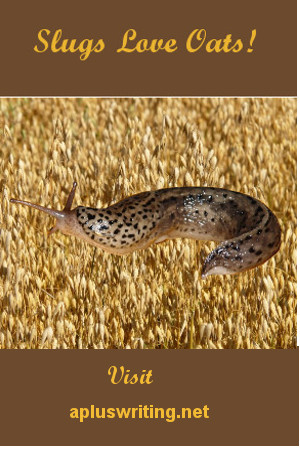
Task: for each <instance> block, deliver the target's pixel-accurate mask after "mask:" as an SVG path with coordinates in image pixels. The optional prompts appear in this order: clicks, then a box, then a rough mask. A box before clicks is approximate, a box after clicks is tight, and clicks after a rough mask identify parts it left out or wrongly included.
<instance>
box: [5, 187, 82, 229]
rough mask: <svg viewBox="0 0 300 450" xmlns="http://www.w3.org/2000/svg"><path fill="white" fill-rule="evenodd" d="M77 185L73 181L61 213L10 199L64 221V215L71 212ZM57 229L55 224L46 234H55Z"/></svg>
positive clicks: (12, 201)
mask: <svg viewBox="0 0 300 450" xmlns="http://www.w3.org/2000/svg"><path fill="white" fill-rule="evenodd" d="M76 187H77V183H76V181H74V183H73V187H72V190H71V192H70V194H69V196H68V199H67V203H66V206H65V207H64V209H63V210H62V211H58V210H57V209H52V208H46V207H45V206H41V205H36V204H35V203H31V202H27V201H25V200H18V199H16V198H11V199H10V202H11V203H19V204H21V205H25V206H29V207H31V208H35V209H38V210H39V211H42V212H44V213H46V214H49V215H50V216H52V217H54V218H55V219H64V218H65V217H66V215H67V214H68V213H69V212H70V211H71V206H72V203H73V200H74V196H75V191H76ZM58 229H59V227H58V224H57V223H56V224H55V225H54V226H53V227H52V228H51V229H50V230H49V231H48V234H49V235H50V234H52V233H55V231H57V230H58Z"/></svg>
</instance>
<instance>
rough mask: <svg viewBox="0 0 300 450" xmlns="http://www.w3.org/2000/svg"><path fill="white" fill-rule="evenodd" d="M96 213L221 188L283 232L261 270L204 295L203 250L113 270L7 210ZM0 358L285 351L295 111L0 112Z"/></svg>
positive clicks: (242, 104)
mask: <svg viewBox="0 0 300 450" xmlns="http://www.w3.org/2000/svg"><path fill="white" fill-rule="evenodd" d="M74 180H76V181H77V182H78V188H77V192H76V196H75V200H74V207H76V206H78V205H86V206H93V207H102V206H103V207H105V206H108V205H109V204H110V203H114V202H116V201H119V200H121V199H122V198H124V197H126V196H128V195H132V194H135V193H138V192H141V191H145V190H152V189H159V188H163V187H171V186H205V185H207V186H218V187H224V188H227V189H232V190H238V191H241V192H244V193H246V194H250V195H253V196H255V197H257V198H258V199H259V200H261V201H263V202H264V203H266V204H267V205H268V206H269V207H270V208H271V209H272V210H273V211H274V212H275V214H276V215H277V217H278V219H279V221H280V224H281V226H282V246H281V250H280V251H279V253H278V254H277V255H276V256H275V257H274V258H272V259H271V260H269V261H268V262H267V263H266V264H264V265H263V266H261V267H259V268H257V269H254V270H250V271H248V272H245V273H243V274H241V275H234V276H215V277H209V278H207V279H206V280H204V281H202V280H201V277H200V273H201V265H202V263H203V262H204V259H205V257H206V256H207V254H208V252H209V251H211V250H212V248H213V247H214V246H215V245H216V244H215V243H213V242H199V241H193V240H188V239H185V240H180V239H177V240H172V241H167V242H165V243H162V244H158V245H156V246H153V247H151V248H149V249H147V250H143V251H140V252H135V253H133V254H131V255H128V256H115V255H110V254H107V253H105V252H103V251H102V250H100V249H95V248H93V247H92V246H89V245H88V244H86V243H84V242H83V241H80V240H77V239H76V238H74V237H68V236H64V235H62V234H60V233H56V234H53V235H52V236H50V237H48V236H47V230H48V229H49V228H50V227H51V226H52V225H53V219H51V218H49V217H47V216H45V215H44V214H42V213H40V212H38V211H36V210H33V209H29V208H25V207H22V206H20V205H13V204H11V203H9V199H10V198H11V197H16V198H21V199H23V200H24V199H25V200H29V201H33V202H36V203H39V204H42V205H44V206H50V207H54V208H57V209H61V208H63V207H64V204H65V201H66V198H67V195H68V192H69V190H70V188H71V187H72V183H73V181H74ZM0 233H1V234H0V245H1V246H0V276H1V278H0V348H23V349H25V348H100V349H101V348H116V349H122V348H144V349H152V348H171V349H179V348H210V349H219V348H220V349H221V348H254V349H258V348H295V347H296V345H297V342H296V99H217V98H216V99H155V98H154V99H1V100H0Z"/></svg>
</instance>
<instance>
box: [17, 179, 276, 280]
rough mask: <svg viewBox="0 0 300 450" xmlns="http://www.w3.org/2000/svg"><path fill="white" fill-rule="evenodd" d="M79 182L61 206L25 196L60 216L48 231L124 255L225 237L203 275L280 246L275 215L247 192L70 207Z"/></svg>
mask: <svg viewBox="0 0 300 450" xmlns="http://www.w3.org/2000/svg"><path fill="white" fill-rule="evenodd" d="M76 186H77V183H76V182H74V184H73V188H72V190H71V192H70V194H69V197H68V199H67V203H66V206H65V208H64V209H63V210H62V211H58V210H55V209H50V208H45V207H43V206H40V205H36V204H33V203H30V202H27V201H23V200H16V199H11V200H10V201H11V202H12V203H21V204H22V205H26V206H30V207H32V208H35V209H38V210H39V211H42V212H44V213H47V214H50V215H51V216H53V217H55V218H56V224H55V226H54V227H53V228H51V230H50V231H49V233H50V234H51V233H53V232H55V231H56V230H60V231H61V232H63V233H64V234H68V235H75V236H77V237H79V238H81V239H84V240H85V241H87V242H89V243H90V244H92V245H94V246H96V247H100V248H101V249H103V250H106V251H107V252H109V253H115V254H118V255H123V254H125V253H130V252H133V251H135V250H141V249H145V248H146V247H149V246H150V245H152V244H157V243H158V242H163V241H164V240H166V239H173V238H178V237H180V238H192V239H201V240H213V241H221V244H220V245H219V246H218V247H217V248H216V249H214V250H213V251H212V252H211V253H210V254H209V255H208V256H207V258H206V260H205V262H204V265H203V269H202V278H206V277H207V276H208V275H223V274H234V273H239V272H243V271H244V270H248V269H251V268H253V267H256V266H258V265H260V264H262V263H264V262H265V261H267V260H268V259H269V258H271V256H273V255H274V254H275V253H276V252H277V251H278V250H279V247H280V240H281V230H280V226H279V223H278V220H277V218H276V216H275V215H274V214H273V213H272V211H270V209H269V208H267V206H265V205H264V204H263V203H261V202H260V201H258V200H256V199H255V198H253V197H250V196H249V195H245V194H242V193H240V192H234V191H230V190H227V189H219V188H215V187H175V188H169V189H160V190H157V191H149V192H142V193H140V194H136V195H133V196H131V197H128V198H125V199H124V200H122V201H120V202H118V203H115V204H114V205H111V206H109V207H107V208H100V209H97V208H91V207H86V206H77V208H74V209H71V206H72V203H73V199H74V195H75V190H76Z"/></svg>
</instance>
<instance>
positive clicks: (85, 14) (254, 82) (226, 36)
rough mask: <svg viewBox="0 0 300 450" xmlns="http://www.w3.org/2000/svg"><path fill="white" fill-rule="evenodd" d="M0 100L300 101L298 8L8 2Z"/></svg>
mask: <svg viewBox="0 0 300 450" xmlns="http://www.w3.org/2000/svg"><path fill="white" fill-rule="evenodd" d="M1 17H2V21H1V30H0V35H1V61H2V64H1V75H0V80H1V84H0V86H1V88H0V95H2V96H103V95H110V96H119V95H120V96H135V95H136V96H194V95H195V96H202V95H208V96H235V95H239V96H245V95H248V96H258V95H259V96H295V95H296V0H290V1H288V2H283V1H282V0H264V1H261V0H251V1H246V0H245V1H242V2H241V1H240V0H227V1H226V2H224V1H223V0H209V1H200V0H190V1H189V2H183V1H182V0H165V1H163V2H162V1H160V0H151V1H142V2H141V1H140V0H128V1H126V2H124V1H116V0H115V1H110V2H108V1H106V2H105V1H98V0H90V1H88V2H85V3H83V2H81V1H78V0H72V1H69V0H68V1H64V2H61V1H57V0H51V1H49V0H48V1H44V2H43V3H42V4H41V2H40V1H39V0H27V1H26V2H21V1H16V0H11V1H10V2H6V3H5V4H4V2H2V5H1Z"/></svg>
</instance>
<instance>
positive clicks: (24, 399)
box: [0, 349, 299, 445]
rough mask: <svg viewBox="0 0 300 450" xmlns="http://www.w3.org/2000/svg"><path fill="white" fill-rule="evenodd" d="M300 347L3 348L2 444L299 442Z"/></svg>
mask: <svg viewBox="0 0 300 450" xmlns="http://www.w3.org/2000/svg"><path fill="white" fill-rule="evenodd" d="M298 357H299V349H297V350H257V351H255V350H152V351H151V350H150V351H146V350H94V351H93V350H30V351H26V350H1V351H0V386H1V402H0V428H1V430H0V445H13V444H14V445H57V444H60V445H67V444H68V445H137V444H139V445H158V444H159V445H166V444H168V445H259V444H260V445H297V444H298V424H299V418H298V407H299V405H298V397H299V395H298V379H299V375H298Z"/></svg>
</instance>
